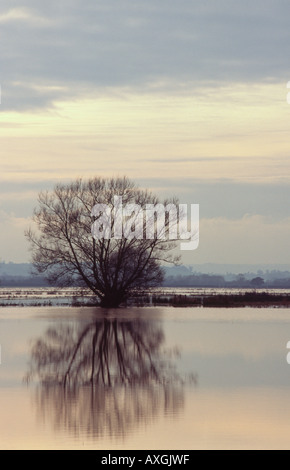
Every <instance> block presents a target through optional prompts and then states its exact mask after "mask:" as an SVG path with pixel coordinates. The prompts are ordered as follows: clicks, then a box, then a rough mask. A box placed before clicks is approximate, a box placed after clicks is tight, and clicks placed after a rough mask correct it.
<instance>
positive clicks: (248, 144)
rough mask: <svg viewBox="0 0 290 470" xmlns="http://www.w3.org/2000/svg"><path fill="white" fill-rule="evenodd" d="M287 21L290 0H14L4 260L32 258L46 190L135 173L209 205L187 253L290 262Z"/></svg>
mask: <svg viewBox="0 0 290 470" xmlns="http://www.w3.org/2000/svg"><path fill="white" fill-rule="evenodd" d="M289 18H290V3H289V1H288V0H275V1H274V0H263V1H262V0H255V2H250V1H248V0H246V1H244V2H237V1H234V0H207V1H206V0H205V1H203V2H201V1H198V0H179V1H178V2H177V1H173V0H159V1H158V2H157V1H156V0H155V1H153V0H146V1H145V0H142V1H139V0H124V1H121V0H118V1H117V0H115V1H113V0H106V2H103V1H102V2H101V1H98V0H84V1H82V2H81V1H79V0H65V1H61V0H58V1H54V0H52V1H50V2H39V1H36V0H35V1H33V0H27V1H25V2H20V1H17V0H15V1H13V0H2V1H1V5H0V83H1V105H0V138H1V162H0V165H1V174H0V185H1V186H0V247H1V248H0V258H1V259H4V260H5V261H14V262H23V261H29V252H28V247H27V243H26V240H25V238H24V235H23V232H24V229H25V228H26V227H27V226H28V225H29V218H30V217H31V215H32V211H33V207H34V206H35V204H36V197H37V193H38V192H39V191H40V190H41V189H50V188H52V187H53V185H54V184H55V183H56V182H57V181H68V180H71V179H73V178H75V177H80V176H81V177H84V178H86V177H91V176H95V175H99V176H117V175H127V176H129V177H130V178H132V179H134V180H136V182H137V183H138V184H139V185H140V186H141V187H146V188H151V189H152V190H153V191H155V192H157V193H159V194H160V195H162V196H171V195H172V194H175V195H176V196H178V197H179V199H180V201H181V202H186V203H189V204H190V203H199V204H200V245H199V248H198V249H197V250H196V251H193V252H185V253H184V254H183V255H184V256H183V261H184V262H185V263H193V264H194V263H197V264H200V263H204V262H219V263H253V264H268V263H288V262H289V264H290V204H289V203H290V189H289V188H290V185H289V183H290V181H289V180H290V160H289V157H290V151H289V149H290V146H289V141H290V105H289V104H288V103H287V101H286V96H287V92H288V90H287V88H286V85H287V82H288V81H289V80H290V55H289V38H290V32H289V31H290V30H289ZM289 91H290V90H289Z"/></svg>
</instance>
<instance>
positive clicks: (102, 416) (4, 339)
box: [0, 307, 290, 449]
mask: <svg viewBox="0 0 290 470" xmlns="http://www.w3.org/2000/svg"><path fill="white" fill-rule="evenodd" d="M288 340H290V310H288V309H276V308H269V309H248V308H245V309H202V308H188V309H187V308H171V307H165V308H155V307H151V308H150V307H147V308H136V309H124V310H122V309H120V310H118V311H113V310H110V311H107V312H105V311H103V310H101V309H90V308H66V307H63V308H59V307H58V308H54V307H47V308H46V307H40V308H38V307H33V308H29V307H25V308H18V307H15V308H12V307H6V308H2V309H1V311H0V343H1V366H0V409H1V422H0V448H1V449H31V448H32V449H38V448H43V449H53V448H56V449H57V448H62V449H70V448H72V449H78V448H90V449H94V448H95V449H113V448H115V449H134V448H136V449H203V448H224V449H228V448H290V440H289V437H288V436H289V435H290V365H288V364H287V361H286V355H287V352H288V351H287V349H286V345H287V342H288Z"/></svg>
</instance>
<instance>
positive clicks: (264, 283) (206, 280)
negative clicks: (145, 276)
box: [163, 273, 290, 288]
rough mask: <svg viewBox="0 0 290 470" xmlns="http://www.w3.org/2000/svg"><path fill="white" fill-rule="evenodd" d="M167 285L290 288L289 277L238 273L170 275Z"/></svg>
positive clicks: (166, 280) (166, 279) (165, 282)
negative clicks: (249, 276)
mask: <svg viewBox="0 0 290 470" xmlns="http://www.w3.org/2000/svg"><path fill="white" fill-rule="evenodd" d="M163 285H164V286H165V287H216V288H218V287H220V288H221V287H245V288H261V287H265V288H290V273H289V277H285V278H284V277H283V278H277V279H270V280H265V279H264V278H263V277H261V276H254V277H252V278H246V276H245V275H244V274H238V275H237V276H235V278H234V279H231V280H226V279H225V277H224V276H222V275H217V274H191V275H189V276H181V275H179V276H168V277H166V278H165V281H164V283H163Z"/></svg>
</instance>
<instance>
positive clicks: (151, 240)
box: [26, 178, 178, 307]
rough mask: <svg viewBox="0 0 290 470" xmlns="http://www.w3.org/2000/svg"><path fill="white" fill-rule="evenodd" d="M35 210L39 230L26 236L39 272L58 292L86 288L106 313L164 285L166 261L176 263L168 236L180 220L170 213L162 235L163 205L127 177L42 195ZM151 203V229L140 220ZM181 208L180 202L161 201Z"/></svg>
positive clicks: (71, 185) (95, 180)
mask: <svg viewBox="0 0 290 470" xmlns="http://www.w3.org/2000/svg"><path fill="white" fill-rule="evenodd" d="M118 198H119V199H120V198H121V199H122V204H123V206H122V208H123V209H124V210H123V211H122V214H121V218H120V217H119V215H120V214H118V213H117V210H116V204H115V203H116V200H118V201H119V199H118ZM38 203H39V205H38V207H37V208H36V209H35V211H34V217H33V220H34V223H35V226H36V228H35V230H32V229H29V230H28V231H27V232H26V237H27V238H28V240H29V242H30V247H31V251H32V262H33V264H34V266H35V268H36V270H37V271H38V272H39V273H44V274H46V276H47V278H48V280H49V281H50V282H51V283H53V284H55V285H59V286H72V285H82V286H86V287H88V288H89V289H90V290H91V291H92V292H93V293H94V294H95V295H96V296H97V297H98V298H99V300H100V304H101V306H103V307H118V306H119V305H120V304H121V303H122V302H124V301H125V300H126V299H127V298H128V296H129V295H130V294H131V293H132V291H134V290H138V289H146V288H148V287H150V286H154V285H158V284H160V283H161V281H162V279H163V271H162V268H161V264H162V262H176V260H177V259H176V257H174V256H172V250H173V248H174V247H175V242H176V240H174V239H173V237H172V236H171V237H169V236H168V235H169V233H172V232H170V230H171V231H172V228H173V233H174V227H175V226H177V220H178V215H177V214H174V213H173V216H172V214H171V216H170V215H169V214H168V212H166V213H165V214H164V224H163V226H161V229H160V228H159V227H158V222H157V220H156V212H154V208H156V207H158V206H160V205H161V203H160V201H159V200H158V199H157V197H156V196H154V195H152V194H151V193H150V192H148V191H145V190H140V189H138V188H137V187H136V186H135V184H134V183H133V182H132V181H130V180H129V179H127V178H113V179H102V178H93V179H89V180H87V181H83V180H81V179H78V180H76V181H74V182H72V183H69V184H58V185H56V186H55V188H54V190H53V191H51V192H49V191H46V192H41V193H40V194H39V197H38ZM148 204H149V205H150V207H151V208H153V212H152V214H151V217H152V218H151V220H148V219H147V221H146V222H147V225H146V223H145V221H144V219H142V215H143V211H144V210H145V208H147V207H148ZM176 204H177V201H176V200H175V199H172V200H170V201H169V200H168V201H163V202H162V205H163V206H164V207H173V206H174V205H175V206H176ZM170 205H171V206H170ZM96 208H97V209H96ZM118 209H119V208H118ZM108 211H109V212H110V213H109V214H108ZM120 221H121V222H122V223H123V224H124V222H125V225H122V226H121V227H120ZM95 224H96V226H95ZM161 225H162V224H161ZM92 227H94V228H95V232H94V231H93V232H92ZM148 228H149V229H150V231H151V232H150V233H149V236H148ZM158 230H159V232H158ZM110 234H112V235H113V236H110Z"/></svg>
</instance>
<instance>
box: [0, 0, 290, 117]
mask: <svg viewBox="0 0 290 470" xmlns="http://www.w3.org/2000/svg"><path fill="white" fill-rule="evenodd" d="M289 13H290V4H289V3H287V2H285V1H284V0H278V1H274V0H268V1H266V2H265V0H263V1H262V0H258V1H257V2H255V4H254V5H253V3H252V2H250V1H249V0H247V1H245V2H243V3H241V4H239V5H237V3H236V2H230V1H228V0H225V1H219V2H216V0H209V1H207V2H206V4H203V3H201V2H188V1H186V0H181V1H180V2H178V3H176V2H175V1H173V0H170V1H166V2H165V1H161V2H154V1H153V0H148V1H147V2H141V1H137V2H136V1H133V0H127V1H124V2H116V1H115V0H108V1H107V2H106V3H103V2H95V1H92V0H89V1H87V2H85V3H84V2H81V1H80V0H74V1H70V2H67V1H63V2H56V0H54V1H52V2H49V4H46V3H44V2H36V1H35V0H28V1H27V2H26V6H25V8H24V7H23V6H21V4H20V2H17V1H14V2H13V3H12V7H11V2H10V1H9V2H8V0H6V1H4V2H2V4H1V11H0V24H1V35H2V40H1V46H0V57H1V84H2V89H3V93H4V97H5V94H6V96H7V99H6V102H5V107H6V109H16V108H18V109H21V107H23V109H24V108H25V107H28V106H29V105H30V107H31V108H33V107H37V106H44V107H45V106H46V107H47V106H51V105H52V104H53V103H54V101H55V100H56V99H60V98H61V97H64V98H66V97H67V93H68V90H69V93H70V96H75V95H76V94H77V93H78V90H79V89H81V90H82V92H85V90H87V92H88V93H90V92H91V91H92V90H96V89H101V88H103V87H139V88H140V89H142V88H143V89H144V88H145V89H147V90H152V89H154V86H157V87H158V88H159V89H160V88H163V89H167V88H171V89H172V88H178V87H183V88H185V89H188V86H189V84H190V87H191V88H192V86H198V87H200V86H201V84H202V85H203V86H204V85H205V84H208V86H209V87H210V88H215V87H216V86H220V85H222V84H223V83H232V82H236V81H239V82H241V81H248V82H256V83H259V82H263V83H264V82H265V81H283V82H284V81H285V83H286V82H287V80H288V79H289V77H288V73H289V67H288V63H287V59H286V58H287V57H288V49H287V44H288V43H287V40H286V38H287V37H288V30H289V25H288V17H289ZM15 80H17V82H19V83H20V84H21V85H17V86H15V85H13V82H15ZM31 83H32V84H35V83H40V84H41V85H47V86H48V88H49V90H48V89H45V88H42V89H38V90H36V89H35V88H34V87H31V86H30V84H31ZM52 86H55V87H58V88H57V89H54V90H53V89H52V88H51V87H52ZM17 91H19V93H17ZM24 92H25V96H26V100H23V99H20V98H19V96H18V99H17V100H13V99H12V98H13V94H14V93H16V95H17V94H19V95H20V94H22V95H23V96H24Z"/></svg>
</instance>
